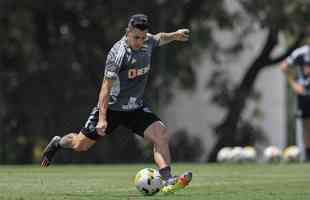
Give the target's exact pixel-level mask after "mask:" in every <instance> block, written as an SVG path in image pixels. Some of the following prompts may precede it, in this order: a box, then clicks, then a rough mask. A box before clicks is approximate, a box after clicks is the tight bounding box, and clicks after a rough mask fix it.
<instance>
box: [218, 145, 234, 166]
mask: <svg viewBox="0 0 310 200" xmlns="http://www.w3.org/2000/svg"><path fill="white" fill-rule="evenodd" d="M231 150H232V148H231V147H223V148H222V149H221V150H220V151H219V152H218V153H217V158H216V159H217V162H220V163H224V162H230V161H231V156H232V154H231Z"/></svg>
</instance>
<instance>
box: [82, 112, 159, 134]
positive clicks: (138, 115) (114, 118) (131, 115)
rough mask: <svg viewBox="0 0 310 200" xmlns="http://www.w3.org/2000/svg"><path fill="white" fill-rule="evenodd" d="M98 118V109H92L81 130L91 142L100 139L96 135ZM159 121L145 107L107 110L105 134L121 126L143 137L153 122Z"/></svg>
mask: <svg viewBox="0 0 310 200" xmlns="http://www.w3.org/2000/svg"><path fill="white" fill-rule="evenodd" d="M98 117H99V109H98V107H95V108H93V110H92V112H91V113H90V115H89V117H88V120H87V122H86V123H85V125H84V127H83V128H82V129H81V132H82V133H83V134H84V135H85V136H86V137H88V138H90V139H92V140H98V139H100V137H101V136H100V135H98V134H97V131H96V126H97V122H98ZM156 121H161V120H160V119H159V118H158V117H157V116H156V115H155V114H154V113H152V112H151V111H150V110H149V109H148V108H147V107H142V108H139V109H137V110H133V111H114V110H109V109H108V110H107V122H108V127H107V129H106V131H105V133H106V134H111V133H112V132H113V131H114V130H115V129H116V128H117V127H118V126H120V125H123V126H125V127H126V128H128V129H130V130H132V131H133V132H134V133H135V134H137V135H140V136H142V137H144V131H145V130H146V129H147V128H148V127H149V126H150V125H151V124H152V123H154V122H156Z"/></svg>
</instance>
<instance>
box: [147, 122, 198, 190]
mask: <svg viewBox="0 0 310 200" xmlns="http://www.w3.org/2000/svg"><path fill="white" fill-rule="evenodd" d="M144 137H145V139H147V140H149V141H150V142H151V143H152V144H153V146H154V148H153V149H154V160H155V163H156V164H157V165H158V167H159V173H160V174H161V176H162V177H163V179H164V180H165V186H164V187H163V188H162V190H161V191H162V192H164V193H173V192H175V191H176V190H178V189H182V188H184V187H186V186H187V185H188V184H189V183H190V181H191V180H192V173H191V172H185V173H183V174H182V175H180V176H175V177H172V176H171V168H170V165H171V156H170V150H169V136H168V133H167V128H166V126H165V125H164V124H163V123H162V122H161V121H156V122H154V123H152V124H151V125H150V126H149V127H148V128H147V129H146V130H145V132H144Z"/></svg>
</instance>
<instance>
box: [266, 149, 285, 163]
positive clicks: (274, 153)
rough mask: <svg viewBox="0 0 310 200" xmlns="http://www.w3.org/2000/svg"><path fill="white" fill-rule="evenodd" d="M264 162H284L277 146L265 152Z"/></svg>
mask: <svg viewBox="0 0 310 200" xmlns="http://www.w3.org/2000/svg"><path fill="white" fill-rule="evenodd" d="M264 160H265V161H266V162H269V163H276V162H280V161H281V160H282V152H281V150H280V149H279V148H278V147H276V146H269V147H267V148H266V149H265V150H264Z"/></svg>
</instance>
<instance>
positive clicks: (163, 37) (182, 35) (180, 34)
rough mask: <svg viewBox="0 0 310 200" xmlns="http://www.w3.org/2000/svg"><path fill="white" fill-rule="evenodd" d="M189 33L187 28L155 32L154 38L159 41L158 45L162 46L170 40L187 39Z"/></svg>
mask: <svg viewBox="0 0 310 200" xmlns="http://www.w3.org/2000/svg"><path fill="white" fill-rule="evenodd" d="M189 33H190V31H189V29H179V30H177V31H175V32H171V33H157V34H156V35H155V38H156V39H157V40H158V41H159V46H162V45H165V44H168V43H170V42H172V41H182V42H185V41H188V39H189Z"/></svg>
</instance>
